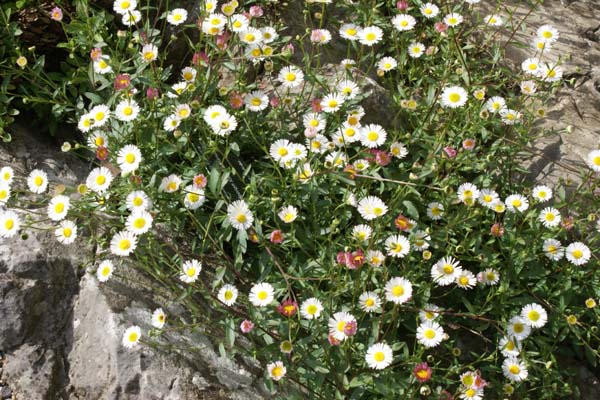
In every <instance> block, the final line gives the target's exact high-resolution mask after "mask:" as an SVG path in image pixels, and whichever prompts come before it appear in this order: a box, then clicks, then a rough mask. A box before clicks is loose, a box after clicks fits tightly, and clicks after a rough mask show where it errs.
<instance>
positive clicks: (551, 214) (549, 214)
mask: <svg viewBox="0 0 600 400" xmlns="http://www.w3.org/2000/svg"><path fill="white" fill-rule="evenodd" d="M538 219H539V220H540V222H541V223H542V224H544V226H545V227H546V228H555V227H557V226H558V225H560V212H559V211H558V210H557V209H556V208H554V207H546V208H544V209H543V210H542V211H541V212H540V215H539V217H538Z"/></svg>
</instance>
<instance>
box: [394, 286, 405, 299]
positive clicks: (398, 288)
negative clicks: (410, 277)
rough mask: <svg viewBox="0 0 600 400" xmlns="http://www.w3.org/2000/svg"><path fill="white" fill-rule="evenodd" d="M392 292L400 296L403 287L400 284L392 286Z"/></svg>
mask: <svg viewBox="0 0 600 400" xmlns="http://www.w3.org/2000/svg"><path fill="white" fill-rule="evenodd" d="M392 294H393V295H394V296H396V297H400V296H402V295H403V294H404V288H403V287H402V286H401V285H397V286H394V287H393V288H392Z"/></svg>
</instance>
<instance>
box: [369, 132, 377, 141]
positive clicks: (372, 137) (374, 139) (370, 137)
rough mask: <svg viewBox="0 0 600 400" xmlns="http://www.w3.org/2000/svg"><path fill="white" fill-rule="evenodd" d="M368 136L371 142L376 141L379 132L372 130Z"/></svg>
mask: <svg viewBox="0 0 600 400" xmlns="http://www.w3.org/2000/svg"><path fill="white" fill-rule="evenodd" d="M367 138H368V139H369V140H370V141H371V142H375V141H376V140H377V139H379V134H378V133H377V132H374V131H371V132H369V133H368V134H367Z"/></svg>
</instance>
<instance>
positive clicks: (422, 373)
mask: <svg viewBox="0 0 600 400" xmlns="http://www.w3.org/2000/svg"><path fill="white" fill-rule="evenodd" d="M431 373H432V371H431V367H430V366H429V365H428V364H427V363H426V362H422V363H419V364H417V365H416V366H415V368H414V369H413V375H414V376H415V378H417V380H418V381H419V382H421V383H423V382H427V381H428V380H430V379H431Z"/></svg>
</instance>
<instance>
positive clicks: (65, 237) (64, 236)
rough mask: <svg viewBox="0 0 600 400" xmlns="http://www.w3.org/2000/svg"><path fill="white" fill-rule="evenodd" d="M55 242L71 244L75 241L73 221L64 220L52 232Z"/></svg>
mask: <svg viewBox="0 0 600 400" xmlns="http://www.w3.org/2000/svg"><path fill="white" fill-rule="evenodd" d="M54 236H56V240H58V242H59V243H62V244H71V243H73V242H74V241H75V239H77V225H75V223H74V222H73V221H69V220H64V221H61V222H60V225H59V226H58V228H56V229H55V230H54Z"/></svg>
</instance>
